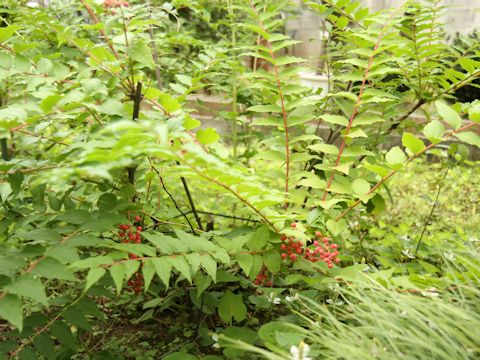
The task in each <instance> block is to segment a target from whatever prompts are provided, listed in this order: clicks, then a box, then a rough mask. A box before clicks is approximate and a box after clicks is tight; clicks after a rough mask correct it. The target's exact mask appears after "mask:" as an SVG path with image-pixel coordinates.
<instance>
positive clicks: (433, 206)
mask: <svg viewBox="0 0 480 360" xmlns="http://www.w3.org/2000/svg"><path fill="white" fill-rule="evenodd" d="M449 171H450V165H449V166H447V170H446V171H445V174H443V177H442V179H441V180H440V182H439V183H438V189H437V195H436V196H435V200H434V201H433V204H432V208H431V210H430V214H428V217H427V218H426V219H425V225H424V226H423V229H422V233H421V234H420V237H419V239H418V242H417V246H416V248H415V252H414V253H413V255H414V256H417V252H418V249H419V248H420V244H421V243H422V240H423V235H425V231H427V227H428V224H430V220H431V219H432V216H433V212H434V211H435V207H436V206H437V202H438V197H439V196H440V191H441V190H442V187H443V184H444V181H445V178H446V177H447V175H448V172H449Z"/></svg>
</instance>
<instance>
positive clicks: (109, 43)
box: [82, 0, 120, 60]
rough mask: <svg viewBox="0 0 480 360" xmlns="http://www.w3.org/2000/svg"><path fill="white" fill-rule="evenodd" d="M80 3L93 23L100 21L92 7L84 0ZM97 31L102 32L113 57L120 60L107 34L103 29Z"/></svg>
mask: <svg viewBox="0 0 480 360" xmlns="http://www.w3.org/2000/svg"><path fill="white" fill-rule="evenodd" d="M82 5H83V6H84V7H85V9H86V10H87V12H88V14H89V15H90V17H91V18H92V19H93V21H94V22H95V24H99V23H100V21H99V20H98V18H97V16H96V15H95V13H94V12H93V10H92V8H91V7H90V6H89V5H88V4H87V3H86V2H85V0H83V1H82ZM98 31H99V32H100V34H102V36H103V38H104V39H105V41H106V42H107V45H108V47H109V48H110V50H112V53H113V55H115V57H116V58H117V60H120V56H118V53H117V51H116V50H115V48H114V47H113V44H112V42H111V41H110V39H109V38H108V36H107V34H106V33H105V31H103V29H98Z"/></svg>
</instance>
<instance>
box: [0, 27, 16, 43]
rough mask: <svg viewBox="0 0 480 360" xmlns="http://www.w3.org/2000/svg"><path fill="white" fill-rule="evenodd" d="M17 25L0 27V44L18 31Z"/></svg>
mask: <svg viewBox="0 0 480 360" xmlns="http://www.w3.org/2000/svg"><path fill="white" fill-rule="evenodd" d="M20 28H21V26H19V25H9V26H7V27H0V43H3V42H4V41H6V40H8V39H10V38H11V37H12V36H13V34H15V32H16V31H17V30H18V29H20Z"/></svg>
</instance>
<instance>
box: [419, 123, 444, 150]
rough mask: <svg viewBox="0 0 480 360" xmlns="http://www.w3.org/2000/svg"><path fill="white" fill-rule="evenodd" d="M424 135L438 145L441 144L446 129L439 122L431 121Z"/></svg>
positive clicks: (424, 130)
mask: <svg viewBox="0 0 480 360" xmlns="http://www.w3.org/2000/svg"><path fill="white" fill-rule="evenodd" d="M423 133H424V134H425V136H426V137H427V138H428V140H430V141H431V142H432V143H434V144H437V143H439V142H441V141H442V140H441V139H442V136H443V134H445V128H444V127H443V125H442V123H441V122H440V121H438V120H433V121H430V122H429V123H428V124H427V125H426V126H425V128H424V129H423Z"/></svg>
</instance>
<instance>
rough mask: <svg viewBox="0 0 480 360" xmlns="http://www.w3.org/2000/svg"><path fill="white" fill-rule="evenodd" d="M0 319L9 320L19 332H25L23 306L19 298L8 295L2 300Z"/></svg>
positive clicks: (0, 303)
mask: <svg viewBox="0 0 480 360" xmlns="http://www.w3.org/2000/svg"><path fill="white" fill-rule="evenodd" d="M0 318H3V319H5V320H7V321H8V322H9V323H10V324H12V325H13V326H15V327H16V328H17V329H18V331H19V332H22V330H23V306H22V302H21V301H20V299H19V298H18V297H16V296H15V295H12V294H6V295H4V296H3V297H2V298H1V299H0Z"/></svg>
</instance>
